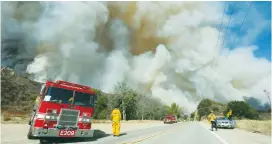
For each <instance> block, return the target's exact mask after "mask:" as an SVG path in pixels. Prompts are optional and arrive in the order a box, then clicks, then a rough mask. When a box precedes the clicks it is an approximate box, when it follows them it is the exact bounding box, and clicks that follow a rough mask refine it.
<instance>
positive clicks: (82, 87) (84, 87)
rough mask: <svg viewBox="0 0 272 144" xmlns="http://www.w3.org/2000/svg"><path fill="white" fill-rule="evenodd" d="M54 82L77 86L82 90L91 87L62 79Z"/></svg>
mask: <svg viewBox="0 0 272 144" xmlns="http://www.w3.org/2000/svg"><path fill="white" fill-rule="evenodd" d="M56 83H57V84H59V85H65V86H72V87H77V88H81V89H84V90H87V89H91V87H88V86H83V85H79V84H75V83H70V82H66V81H62V80H57V82H56Z"/></svg>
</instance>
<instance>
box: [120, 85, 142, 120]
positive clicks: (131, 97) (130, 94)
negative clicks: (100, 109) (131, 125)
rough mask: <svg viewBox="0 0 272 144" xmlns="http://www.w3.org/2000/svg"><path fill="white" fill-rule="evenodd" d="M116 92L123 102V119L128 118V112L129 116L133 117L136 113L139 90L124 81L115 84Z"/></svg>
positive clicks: (121, 106)
mask: <svg viewBox="0 0 272 144" xmlns="http://www.w3.org/2000/svg"><path fill="white" fill-rule="evenodd" d="M115 93H116V95H117V96H118V98H119V102H121V105H120V108H121V110H122V115H123V120H127V118H126V116H127V114H128V116H129V118H133V116H134V115H135V113H136V109H135V108H136V96H137V92H136V91H134V90H133V89H131V88H130V87H129V86H128V85H127V84H126V83H125V82H124V81H122V82H119V83H117V85H116V86H115Z"/></svg>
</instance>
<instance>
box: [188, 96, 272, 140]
mask: <svg viewBox="0 0 272 144" xmlns="http://www.w3.org/2000/svg"><path fill="white" fill-rule="evenodd" d="M197 108H198V111H197V112H198V113H197V116H196V118H197V120H204V121H205V122H207V116H208V115H209V114H210V111H211V110H213V111H214V114H215V115H216V116H222V117H223V116H226V114H227V112H228V111H229V110H232V116H233V118H234V119H235V120H236V125H237V128H240V129H243V130H246V131H250V132H254V133H262V134H266V135H271V109H268V110H259V111H257V110H256V109H254V108H253V107H251V106H250V105H249V104H248V103H246V102H244V101H230V102H228V103H227V104H222V103H218V102H215V101H212V100H210V99H203V100H202V101H201V102H200V103H199V105H198V107H197ZM195 113H196V112H193V113H192V114H191V118H195Z"/></svg>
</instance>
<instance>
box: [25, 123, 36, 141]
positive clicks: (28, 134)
mask: <svg viewBox="0 0 272 144" xmlns="http://www.w3.org/2000/svg"><path fill="white" fill-rule="evenodd" d="M27 138H28V139H35V137H34V136H33V135H32V127H31V126H30V128H29V130H28V133H27Z"/></svg>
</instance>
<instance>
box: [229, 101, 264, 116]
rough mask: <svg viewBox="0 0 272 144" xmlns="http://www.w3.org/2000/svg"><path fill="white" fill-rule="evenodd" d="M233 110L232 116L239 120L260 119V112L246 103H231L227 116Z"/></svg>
mask: <svg viewBox="0 0 272 144" xmlns="http://www.w3.org/2000/svg"><path fill="white" fill-rule="evenodd" d="M229 110H232V115H233V116H235V117H238V118H240V119H241V118H249V119H259V114H258V112H257V111H256V110H255V109H254V108H252V107H251V106H250V105H249V104H248V103H246V102H244V101H231V102H229V103H228V104H227V109H226V111H225V112H224V114H226V113H227V112H228V111H229Z"/></svg>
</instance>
